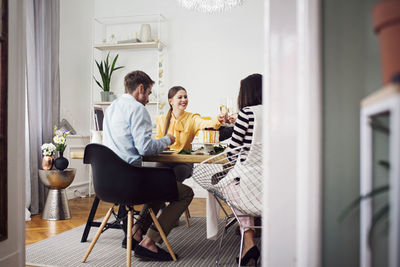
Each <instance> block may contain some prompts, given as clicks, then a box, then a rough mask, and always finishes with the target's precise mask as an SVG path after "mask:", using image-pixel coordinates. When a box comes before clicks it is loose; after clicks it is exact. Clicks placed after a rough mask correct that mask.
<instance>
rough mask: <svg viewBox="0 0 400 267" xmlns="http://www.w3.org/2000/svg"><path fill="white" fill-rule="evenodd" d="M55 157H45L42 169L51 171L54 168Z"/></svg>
mask: <svg viewBox="0 0 400 267" xmlns="http://www.w3.org/2000/svg"><path fill="white" fill-rule="evenodd" d="M53 161H54V159H53V157H52V156H43V158H42V169H43V170H46V171H48V170H51V168H53Z"/></svg>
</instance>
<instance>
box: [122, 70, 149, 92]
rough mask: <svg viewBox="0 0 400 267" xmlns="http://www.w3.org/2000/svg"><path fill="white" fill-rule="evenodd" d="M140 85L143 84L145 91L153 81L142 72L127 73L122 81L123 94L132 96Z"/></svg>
mask: <svg viewBox="0 0 400 267" xmlns="http://www.w3.org/2000/svg"><path fill="white" fill-rule="evenodd" d="M140 84H143V87H144V89H145V90H147V89H148V88H150V87H151V86H152V85H153V84H154V81H153V80H152V79H151V78H150V76H149V75H147V74H146V73H145V72H143V71H140V70H135V71H132V72H129V73H128V74H127V75H126V76H125V79H124V85H125V93H128V94H132V93H133V92H134V91H135V90H136V88H137V87H138V86H139V85H140Z"/></svg>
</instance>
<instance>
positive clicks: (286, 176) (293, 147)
mask: <svg viewBox="0 0 400 267" xmlns="http://www.w3.org/2000/svg"><path fill="white" fill-rule="evenodd" d="M320 5H321V3H320V1H319V0H269V1H265V12H264V14H265V17H264V20H265V37H264V38H265V39H264V41H265V45H264V47H265V53H264V56H265V58H264V62H265V78H264V89H263V90H264V91H263V93H264V97H263V99H264V106H265V109H264V112H265V113H264V125H266V126H267V127H265V128H264V144H265V157H264V170H265V172H264V181H265V182H264V185H263V186H264V188H263V190H264V192H265V193H264V213H263V214H264V216H263V219H264V220H263V226H264V230H263V266H304V267H306V266H307V267H310V266H321V254H322V249H321V244H322V241H321V240H322V226H321V225H322V212H321V207H322V160H321V156H322V95H321V92H322V83H321V81H322V78H321V77H322V67H321V47H322V42H321V7H320Z"/></svg>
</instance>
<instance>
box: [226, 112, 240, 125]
mask: <svg viewBox="0 0 400 267" xmlns="http://www.w3.org/2000/svg"><path fill="white" fill-rule="evenodd" d="M237 117H238V114H237V113H233V114H232V115H230V116H228V119H227V121H228V122H229V123H231V124H235V123H236V120H237Z"/></svg>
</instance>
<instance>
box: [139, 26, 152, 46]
mask: <svg viewBox="0 0 400 267" xmlns="http://www.w3.org/2000/svg"><path fill="white" fill-rule="evenodd" d="M150 38H151V27H150V24H142V27H141V28H140V41H141V42H149V41H150Z"/></svg>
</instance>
